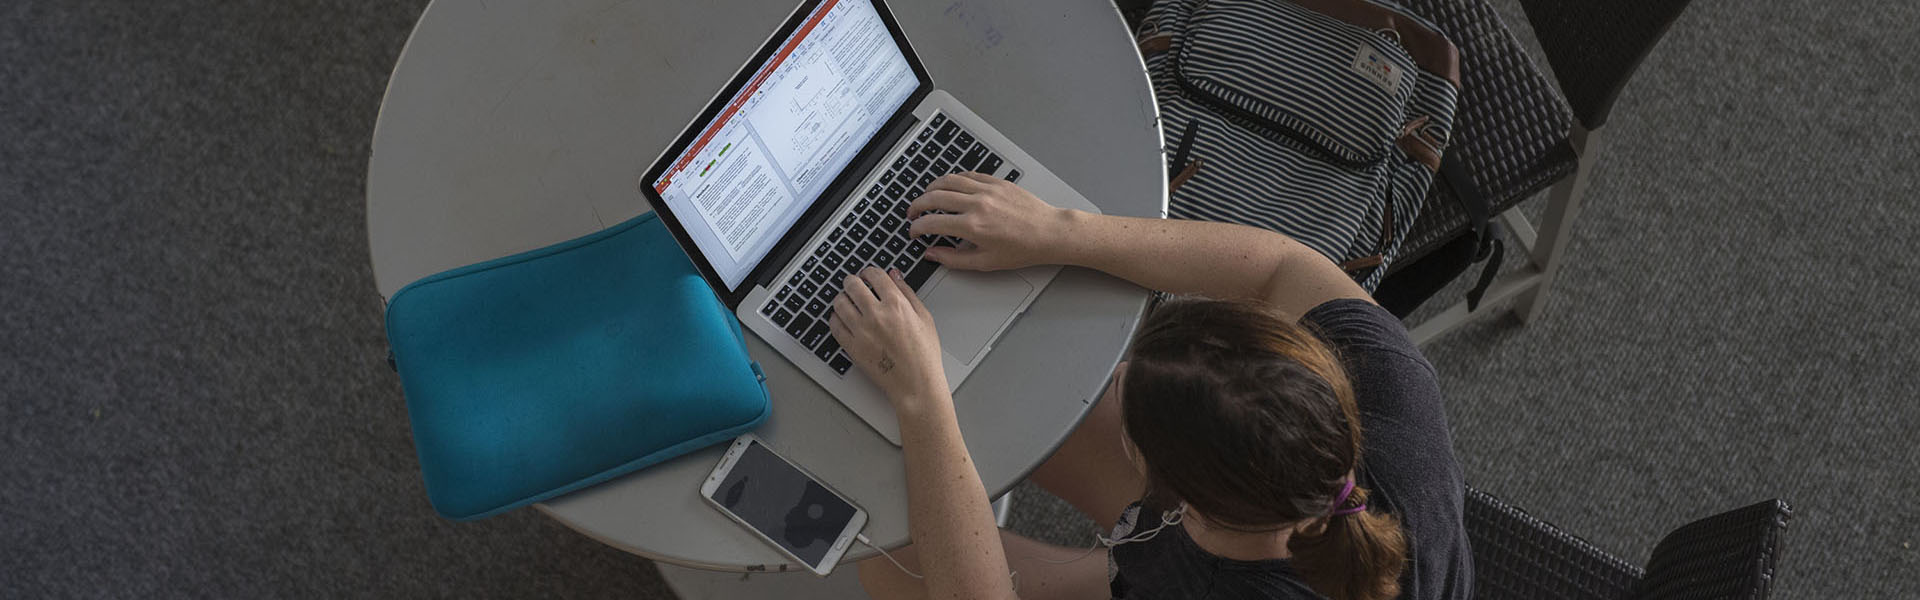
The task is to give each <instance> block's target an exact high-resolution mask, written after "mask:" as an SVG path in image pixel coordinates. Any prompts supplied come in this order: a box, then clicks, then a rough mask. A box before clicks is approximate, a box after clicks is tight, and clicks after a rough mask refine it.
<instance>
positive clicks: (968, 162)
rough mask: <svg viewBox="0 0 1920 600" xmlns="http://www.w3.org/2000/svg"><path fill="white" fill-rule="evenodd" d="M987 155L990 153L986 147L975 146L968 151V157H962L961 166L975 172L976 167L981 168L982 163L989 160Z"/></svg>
mask: <svg viewBox="0 0 1920 600" xmlns="http://www.w3.org/2000/svg"><path fill="white" fill-rule="evenodd" d="M987 154H989V153H988V152H987V147H986V146H974V147H973V148H972V149H970V150H967V155H966V156H962V157H960V166H962V167H966V168H967V170H968V171H972V170H975V167H978V166H980V161H984V160H986V159H987Z"/></svg>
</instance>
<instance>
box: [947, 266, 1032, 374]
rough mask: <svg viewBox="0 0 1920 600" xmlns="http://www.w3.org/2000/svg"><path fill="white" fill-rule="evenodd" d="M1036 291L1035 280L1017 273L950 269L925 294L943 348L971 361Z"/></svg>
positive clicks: (964, 359)
mask: <svg viewBox="0 0 1920 600" xmlns="http://www.w3.org/2000/svg"><path fill="white" fill-rule="evenodd" d="M1032 293H1033V284H1030V283H1027V279H1026V278H1025V277H1021V276H1020V275H1018V274H1015V273H1008V272H1002V273H980V272H976V271H958V270H948V271H947V276H946V277H945V278H943V279H941V280H940V281H939V282H938V283H937V284H936V285H935V286H934V288H933V290H932V291H929V292H927V295H926V296H923V297H922V298H923V300H924V301H925V302H926V303H927V311H928V312H932V313H933V325H934V327H936V328H938V329H939V331H940V348H941V349H942V350H946V351H947V354H950V355H953V357H954V358H958V359H960V362H961V363H962V364H968V365H971V364H973V359H974V356H975V355H977V354H979V353H980V349H981V348H983V347H985V346H986V345H987V342H991V341H993V334H995V333H998V332H999V331H1000V326H1001V325H1005V324H1006V323H1007V320H1008V319H1012V318H1013V311H1015V310H1017V309H1019V308H1020V304H1021V303H1023V302H1025V301H1026V299H1027V295H1028V294H1032Z"/></svg>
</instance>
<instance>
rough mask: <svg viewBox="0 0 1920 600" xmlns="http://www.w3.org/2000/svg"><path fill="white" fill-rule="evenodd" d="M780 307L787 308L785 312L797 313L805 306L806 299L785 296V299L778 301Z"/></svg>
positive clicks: (796, 296)
mask: <svg viewBox="0 0 1920 600" xmlns="http://www.w3.org/2000/svg"><path fill="white" fill-rule="evenodd" d="M780 305H781V306H785V307H787V310H792V311H798V310H800V308H801V307H803V306H806V305H807V299H806V298H802V297H800V296H798V295H793V296H787V299H785V300H781V301H780Z"/></svg>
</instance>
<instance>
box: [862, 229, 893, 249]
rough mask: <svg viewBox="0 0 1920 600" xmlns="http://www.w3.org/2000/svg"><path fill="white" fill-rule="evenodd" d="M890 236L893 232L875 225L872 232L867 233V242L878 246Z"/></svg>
mask: <svg viewBox="0 0 1920 600" xmlns="http://www.w3.org/2000/svg"><path fill="white" fill-rule="evenodd" d="M890 237H893V232H891V231H887V230H885V229H881V228H878V227H875V228H873V233H870V234H867V242H869V243H872V244H873V245H875V246H878V245H881V244H885V243H887V238H890Z"/></svg>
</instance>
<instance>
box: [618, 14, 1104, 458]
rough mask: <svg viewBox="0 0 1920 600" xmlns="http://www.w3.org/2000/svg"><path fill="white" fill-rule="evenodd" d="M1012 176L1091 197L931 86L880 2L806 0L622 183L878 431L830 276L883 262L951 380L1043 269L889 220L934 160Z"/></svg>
mask: <svg viewBox="0 0 1920 600" xmlns="http://www.w3.org/2000/svg"><path fill="white" fill-rule="evenodd" d="M961 171H976V172H980V173H986V174H989V175H993V176H996V177H1002V178H1005V179H1007V180H1009V181H1015V182H1018V183H1019V184H1020V185H1021V186H1023V187H1025V188H1027V190H1028V191H1031V192H1032V193H1033V194H1034V195H1036V196H1038V197H1040V198H1042V199H1044V200H1046V201H1047V202H1048V203H1050V204H1052V205H1054V206H1060V207H1066V208H1074V209H1079V210H1084V211H1088V212H1099V210H1098V209H1097V208H1095V207H1094V206H1093V204H1092V203H1090V202H1088V201H1087V200H1086V198H1085V197H1083V196H1081V195H1080V194H1079V193H1078V192H1075V191H1073V188H1071V187H1068V186H1067V184H1066V183H1065V182H1063V181H1061V180H1060V179H1059V178H1058V177H1056V176H1054V175H1053V173H1051V172H1049V171H1048V170H1047V169H1046V168H1045V167H1043V166H1041V165H1040V163H1039V162H1038V161H1035V160H1034V159H1033V157H1032V156H1029V155H1028V154H1027V153H1026V152H1023V151H1021V150H1020V148H1019V147H1018V146H1015V145H1014V144H1013V142H1012V141H1010V140H1008V139H1007V137H1006V136H1004V135H1001V134H1000V132H999V131H997V130H995V129H994V128H993V127H992V126H990V125H988V124H987V122H986V121H984V120H981V119H980V117H979V116H977V115H975V114H974V113H973V111H970V110H967V108H966V106H964V105H962V104H960V102H959V101H958V100H955V99H954V97H953V96H952V95H951V94H948V93H947V92H945V91H943V90H940V89H937V88H935V87H934V83H933V80H932V78H930V77H929V76H928V75H927V71H926V68H925V67H924V66H922V65H921V63H920V59H919V57H918V56H917V55H915V54H914V52H913V46H912V45H911V44H910V43H908V41H907V37H906V34H904V33H903V32H901V30H900V25H899V24H898V23H897V22H895V21H894V18H893V15H892V13H890V12H889V11H888V10H887V7H886V5H885V4H883V3H882V2H881V1H880V0H809V1H808V2H805V3H804V4H802V5H801V6H800V7H799V8H797V9H795V10H794V12H793V14H792V15H790V16H789V17H787V20H786V22H785V23H784V24H783V25H781V27H780V29H779V30H778V31H776V32H774V33H773V35H772V36H770V37H769V38H767V41H766V42H765V43H764V44H762V45H761V47H760V50H759V51H758V52H755V53H754V55H753V57H752V58H751V59H749V60H748V61H747V63H746V64H745V65H743V66H742V67H741V68H740V70H739V72H738V73H736V74H735V75H734V77H733V79H732V81H730V82H729V83H728V84H727V86H726V88H724V89H722V90H720V91H719V92H718V93H717V94H715V95H714V97H713V99H712V100H711V101H710V102H709V103H708V104H707V106H706V108H705V109H704V110H702V111H701V112H700V116H699V117H698V118H696V119H694V121H693V122H692V123H691V124H689V125H688V126H687V128H686V129H685V130H683V131H682V132H681V134H680V136H679V138H678V139H676V140H675V141H674V143H673V145H672V146H670V147H668V148H667V149H666V151H665V152H663V153H661V155H660V157H659V158H658V159H655V161H654V163H653V166H652V167H651V168H649V169H648V170H647V172H646V174H645V175H644V176H642V178H641V181H640V188H641V190H642V192H643V193H644V194H645V195H646V197H647V201H648V202H649V203H650V204H652V206H653V210H654V211H655V212H658V213H659V214H660V219H661V221H663V222H665V223H666V225H667V227H668V229H670V230H671V231H672V232H673V235H674V238H675V239H676V240H678V241H679V243H680V246H681V248H683V249H685V250H686V252H687V254H688V256H689V257H691V258H692V259H693V263H694V265H695V266H696V267H698V269H699V271H700V274H701V275H702V276H704V277H705V278H706V280H707V283H708V284H710V285H711V286H712V287H713V290H714V292H715V293H716V294H718V295H719V297H720V298H721V300H723V301H724V302H725V303H726V305H727V307H728V308H729V309H731V310H733V311H734V314H735V315H737V316H738V317H739V318H740V322H741V324H742V325H743V326H744V327H745V328H746V329H748V330H750V331H752V332H754V334H756V335H758V336H760V338H761V339H763V340H765V341H766V342H767V344H768V345H770V346H772V347H773V349H774V350H776V351H778V352H779V353H780V355H781V356H783V357H785V358H786V359H787V360H788V361H791V362H792V363H793V364H794V365H796V366H798V367H799V369H800V371H801V372H804V373H806V374H807V376H808V377H810V378H812V379H813V380H814V381H815V382H817V383H819V384H820V386H821V387H823V388H825V389H826V390H827V392H829V393H831V394H832V395H833V396H834V397H835V398H837V399H838V400H839V401H840V402H841V404H844V405H846V407H847V408H848V409H850V410H852V411H853V412H854V414H856V415H859V416H860V418H861V419H863V420H865V421H866V422H867V424H868V425H869V426H871V427H873V429H874V430H875V431H877V432H879V433H880V434H881V435H882V436H883V437H885V438H886V439H887V440H888V441H891V442H893V443H894V444H895V445H898V444H899V443H900V432H899V424H898V422H897V419H896V417H895V415H894V412H893V408H892V405H891V404H889V403H888V402H887V399H886V397H885V396H884V395H883V394H882V393H881V391H880V389H879V388H878V387H877V386H875V385H874V384H873V382H872V381H870V380H868V379H867V378H866V376H864V375H862V374H861V373H860V371H859V370H858V369H855V368H853V361H852V360H851V359H850V358H848V357H847V354H846V352H845V351H844V350H842V349H841V348H840V345H839V343H838V342H837V341H835V340H834V339H833V336H832V334H831V333H830V332H829V331H828V326H827V322H828V319H829V318H830V316H831V315H830V312H831V306H832V303H833V300H834V298H835V296H837V295H838V294H839V293H840V290H841V282H842V281H844V280H845V279H846V277H847V276H848V275H850V274H852V273H855V272H857V271H858V270H860V269H862V268H865V267H867V266H868V265H872V266H877V267H881V268H882V269H887V268H892V269H899V270H900V271H901V272H902V273H904V274H905V275H906V280H907V283H908V284H910V285H911V286H912V287H913V288H914V290H915V293H917V294H918V295H919V296H920V298H921V299H922V300H923V301H924V302H925V303H926V305H927V308H928V309H929V310H930V311H931V312H932V313H933V318H934V322H935V326H936V327H937V328H938V330H939V332H940V344H941V350H942V354H943V356H942V359H943V363H944V365H945V368H946V375H947V383H948V384H949V385H951V386H953V387H954V388H955V389H958V388H959V386H960V385H961V383H962V382H964V381H966V379H967V376H968V375H969V374H971V373H972V372H973V369H974V367H976V366H977V365H979V364H980V361H981V360H982V359H983V358H984V357H986V355H987V353H988V352H990V351H991V350H992V349H993V345H994V342H995V341H996V340H998V339H999V338H1000V336H1001V335H1002V334H1004V333H1005V332H1006V331H1007V329H1008V328H1009V327H1011V326H1012V324H1013V323H1014V322H1015V320H1016V319H1017V318H1018V316H1019V315H1020V314H1021V313H1023V312H1024V311H1025V310H1026V308H1027V306H1028V305H1030V304H1032V303H1033V300H1034V298H1036V297H1038V296H1039V295H1040V292H1041V290H1043V289H1045V288H1046V286H1047V284H1048V283H1049V282H1051V281H1052V280H1053V277H1054V275H1055V274H1056V273H1058V272H1059V269H1060V268H1059V267H1058V266H1038V267H1031V268H1027V269H1020V270H1014V271H1002V272H992V273H982V272H968V271H959V270H950V269H947V268H945V267H942V266H940V265H939V264H938V263H935V262H933V261H930V260H926V259H925V258H923V256H922V255H923V253H925V252H926V250H927V248H929V247H933V246H941V245H947V246H958V245H962V244H965V243H966V242H965V241H964V240H958V239H954V238H950V237H944V236H921V237H912V236H909V235H908V233H907V226H908V223H907V221H906V215H907V206H908V205H909V204H910V203H912V202H913V201H914V200H915V199H916V198H918V197H919V196H920V194H921V192H922V191H923V190H925V188H926V186H927V184H929V183H931V182H933V181H934V179H935V178H938V177H940V176H942V175H946V174H949V173H956V172H961Z"/></svg>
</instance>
